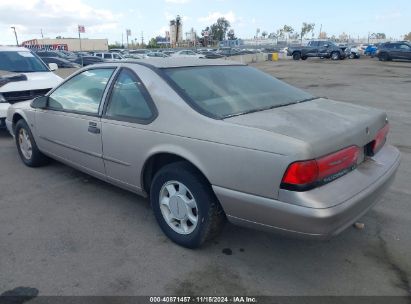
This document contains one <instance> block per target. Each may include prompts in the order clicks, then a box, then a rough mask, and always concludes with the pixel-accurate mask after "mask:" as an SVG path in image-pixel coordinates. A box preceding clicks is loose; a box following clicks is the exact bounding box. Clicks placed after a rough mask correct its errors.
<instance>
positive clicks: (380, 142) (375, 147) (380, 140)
mask: <svg viewBox="0 0 411 304" xmlns="http://www.w3.org/2000/svg"><path fill="white" fill-rule="evenodd" d="M389 131H390V125H389V124H388V123H387V124H386V125H385V126H384V128H382V129H381V130H379V131H378V133H377V135H376V136H375V139H374V140H373V141H372V142H371V144H370V146H369V149H368V151H367V152H368V153H367V154H368V155H370V156H374V155H375V154H376V153H377V152H378V151H379V150H380V149H381V148H382V147H383V146H384V144H385V141H386V140H387V135H388V132H389Z"/></svg>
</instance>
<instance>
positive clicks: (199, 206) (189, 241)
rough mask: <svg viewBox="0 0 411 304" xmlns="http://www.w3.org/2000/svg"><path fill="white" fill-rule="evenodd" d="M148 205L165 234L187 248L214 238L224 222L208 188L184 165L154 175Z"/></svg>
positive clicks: (222, 215) (202, 178)
mask: <svg viewBox="0 0 411 304" xmlns="http://www.w3.org/2000/svg"><path fill="white" fill-rule="evenodd" d="M150 201H151V205H152V208H153V212H154V216H155V218H156V220H157V222H158V224H159V225H160V228H161V230H162V231H163V232H164V234H165V235H166V236H167V237H168V238H169V239H171V240H172V241H173V242H175V243H176V244H178V245H180V246H183V247H186V248H190V249H195V248H198V247H200V246H201V245H202V244H203V243H204V242H205V241H207V240H210V239H212V238H214V237H215V236H217V235H218V234H219V232H220V231H221V229H222V227H223V226H224V223H225V221H226V216H225V214H224V211H223V209H222V208H221V205H220V203H219V202H218V199H217V197H216V196H215V194H214V192H213V190H212V188H211V185H210V184H209V182H208V181H207V180H206V178H204V177H203V175H202V174H201V173H200V172H198V170H197V169H195V168H194V167H193V166H192V165H190V164H189V163H187V162H176V163H172V164H169V165H166V166H164V167H163V168H162V169H160V170H159V171H158V172H157V173H156V174H155V176H154V178H153V181H152V183H151V187H150Z"/></svg>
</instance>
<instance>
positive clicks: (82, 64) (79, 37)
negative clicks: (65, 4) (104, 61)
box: [77, 25, 86, 66]
mask: <svg viewBox="0 0 411 304" xmlns="http://www.w3.org/2000/svg"><path fill="white" fill-rule="evenodd" d="M77 30H78V40H79V44H80V52H82V51H83V49H82V47H81V36H80V33H85V32H86V28H85V27H84V25H78V26H77ZM80 58H81V66H84V63H83V55H82V54H81V55H80Z"/></svg>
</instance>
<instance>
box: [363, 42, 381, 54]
mask: <svg viewBox="0 0 411 304" xmlns="http://www.w3.org/2000/svg"><path fill="white" fill-rule="evenodd" d="M377 50H378V48H377V46H376V45H374V44H370V45H368V46H367V47H366V48H365V50H364V55H365V56H371V57H374V56H375V54H376V53H377Z"/></svg>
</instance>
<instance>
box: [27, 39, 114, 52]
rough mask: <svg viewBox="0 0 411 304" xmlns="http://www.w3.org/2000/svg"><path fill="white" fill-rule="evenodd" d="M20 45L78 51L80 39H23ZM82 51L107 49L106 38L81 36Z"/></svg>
mask: <svg viewBox="0 0 411 304" xmlns="http://www.w3.org/2000/svg"><path fill="white" fill-rule="evenodd" d="M22 46H24V47H27V48H30V49H46V50H66V51H73V52H75V51H80V40H79V39H78V38H56V39H49V38H44V39H32V40H28V41H24V42H23V43H22ZM81 50H82V51H86V52H87V51H107V50H108V40H107V39H87V38H81Z"/></svg>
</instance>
